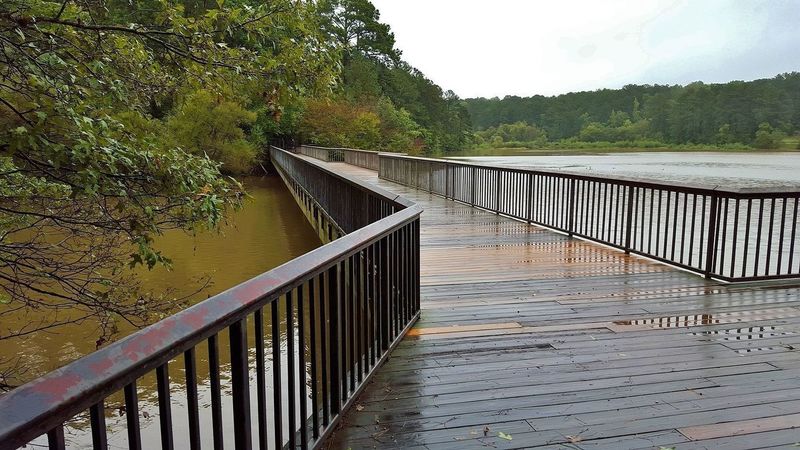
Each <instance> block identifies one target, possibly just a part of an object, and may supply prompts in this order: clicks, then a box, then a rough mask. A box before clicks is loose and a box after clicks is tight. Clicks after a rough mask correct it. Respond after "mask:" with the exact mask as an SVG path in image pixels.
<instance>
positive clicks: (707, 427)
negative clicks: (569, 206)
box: [329, 163, 800, 449]
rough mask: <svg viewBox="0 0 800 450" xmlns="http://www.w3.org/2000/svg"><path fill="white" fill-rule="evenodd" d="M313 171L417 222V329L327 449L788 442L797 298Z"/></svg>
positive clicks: (796, 359) (794, 433) (787, 287)
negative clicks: (418, 209)
mask: <svg viewBox="0 0 800 450" xmlns="http://www.w3.org/2000/svg"><path fill="white" fill-rule="evenodd" d="M330 166H334V167H335V169H336V170H337V171H340V172H343V173H347V174H349V175H353V176H356V177H359V178H362V179H365V180H367V181H370V182H373V183H376V184H378V185H380V186H381V187H383V188H385V189H388V190H390V191H393V192H396V193H398V194H401V195H403V196H404V197H406V198H408V199H410V200H413V201H415V202H417V203H419V204H421V205H422V206H423V208H424V209H425V212H424V213H423V215H422V231H421V237H422V244H421V245H422V250H421V254H422V262H421V264H422V268H421V275H422V279H421V282H422V318H421V319H420V322H419V323H418V325H417V327H416V328H415V329H414V330H413V331H412V332H411V334H410V335H409V336H408V337H406V338H405V340H404V341H403V342H402V343H401V344H400V346H399V347H398V348H397V349H396V350H395V351H394V353H393V354H392V358H391V359H390V360H389V362H388V363H387V364H386V365H385V366H383V367H382V368H381V369H380V370H379V371H378V373H377V374H376V376H375V378H374V380H373V381H372V383H371V384H370V385H369V386H368V387H367V388H366V390H365V392H364V393H363V394H362V395H361V397H360V398H359V400H358V401H357V404H356V407H355V408H353V409H352V410H351V411H350V412H349V413H348V414H347V415H346V417H345V419H344V420H343V423H342V426H341V428H340V429H339V430H338V431H337V432H336V434H335V435H334V436H333V438H332V439H331V440H330V442H329V446H330V448H352V449H358V448H380V449H386V448H431V449H434V448H435V449H440V448H448V449H465V448H532V447H539V446H541V447H546V448H572V449H576V448H577V449H623V448H624V449H634V448H656V449H658V448H675V449H696V448H708V449H717V448H725V449H738V448H771V447H784V448H785V447H793V446H794V444H795V443H797V442H800V428H798V429H795V427H800V284H797V283H795V284H786V283H784V284H782V285H776V284H761V285H753V284H751V285H736V286H726V285H724V284H722V283H717V282H710V281H706V280H704V279H703V278H701V277H699V276H696V275H692V274H689V273H685V272H682V271H679V270H676V269H672V268H670V267H668V266H665V265H662V264H658V263H654V262H650V261H647V260H644V259H642V258H638V257H630V256H626V255H624V254H623V253H621V252H618V251H616V250H611V249H606V248H604V247H602V246H599V245H596V244H592V243H587V242H583V241H580V240H576V239H571V238H568V237H567V236H564V235H561V234H558V233H555V232H551V231H548V230H545V229H542V228H538V227H535V226H529V225H527V224H524V223H520V222H517V221H513V220H511V219H507V218H503V217H498V216H496V215H494V214H492V213H489V212H485V211H481V210H478V209H473V208H471V207H469V206H466V205H462V204H458V203H455V202H452V201H448V200H444V199H442V198H440V197H436V196H432V195H429V194H427V193H424V192H420V191H416V190H412V189H408V188H405V187H402V186H399V185H397V184H393V183H389V182H385V181H382V180H378V179H377V175H376V174H375V172H372V171H368V170H365V169H360V168H357V167H353V166H349V165H345V164H342V163H330Z"/></svg>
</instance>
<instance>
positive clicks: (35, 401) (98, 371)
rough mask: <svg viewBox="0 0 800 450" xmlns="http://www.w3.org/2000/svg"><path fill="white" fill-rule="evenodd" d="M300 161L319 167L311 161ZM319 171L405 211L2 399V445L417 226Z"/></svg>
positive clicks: (416, 210) (408, 210)
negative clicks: (406, 227) (390, 236)
mask: <svg viewBox="0 0 800 450" xmlns="http://www.w3.org/2000/svg"><path fill="white" fill-rule="evenodd" d="M276 149H277V147H276ZM278 150H280V151H284V150H281V149H278ZM284 152H285V151H284ZM286 153H287V154H288V155H291V156H292V157H295V158H297V156H295V155H293V154H291V153H289V152H286ZM303 161H304V162H307V163H312V164H315V165H316V166H318V167H320V166H319V164H317V163H315V162H313V161H309V160H306V159H303ZM320 168H321V169H322V170H325V171H326V172H328V173H330V174H331V175H333V176H336V177H337V178H341V179H344V180H346V181H347V182H348V183H352V184H354V185H357V186H360V187H361V188H363V189H369V190H370V191H372V192H373V193H375V194H376V195H379V196H382V197H384V198H386V199H388V200H391V201H394V202H396V203H398V204H400V205H403V206H405V207H404V208H403V209H401V210H400V211H398V212H395V213H394V214H392V215H390V216H388V217H385V218H383V219H380V220H378V221H376V222H373V223H371V224H369V225H367V226H365V227H362V228H360V229H358V230H355V231H353V232H351V233H349V234H346V235H344V236H343V237H341V238H339V239H337V240H335V241H333V242H330V243H328V244H326V245H324V246H322V247H319V248H317V249H315V250H312V251H310V252H308V253H306V254H304V255H302V256H299V257H297V258H295V259H293V260H291V261H289V262H287V263H285V264H283V265H281V266H279V267H276V268H275V269H272V270H270V271H268V272H265V273H263V274H261V275H258V276H256V277H254V278H252V279H250V280H248V281H245V282H243V283H241V284H239V285H237V286H234V287H232V288H230V289H228V290H226V291H224V292H222V293H220V294H217V295H215V296H213V297H211V298H209V299H207V300H205V301H202V302H200V303H198V304H196V305H194V306H191V307H189V308H187V309H185V310H183V311H181V312H178V313H176V314H174V315H172V316H169V317H167V318H166V319H163V320H161V321H159V322H157V323H155V324H153V325H150V326H148V327H146V328H144V329H142V330H139V331H137V332H135V333H133V334H131V335H129V336H127V337H125V338H123V339H121V340H119V341H117V342H114V343H112V344H110V345H109V346H108V347H105V348H103V349H101V350H98V351H96V352H93V353H90V354H88V355H86V356H84V357H82V358H80V359H78V360H76V361H73V362H71V363H69V364H67V365H65V366H64V367H61V368H59V369H56V370H54V371H52V372H50V373H48V374H46V375H44V376H42V377H39V378H37V379H35V380H33V381H31V382H29V383H27V384H25V385H23V386H21V387H19V388H16V389H14V390H13V391H11V392H9V393H8V394H5V395H4V396H2V397H0V411H3V414H1V415H0V442H6V441H9V440H10V439H11V437H12V436H13V437H14V439H15V440H20V439H23V440H26V442H27V440H30V439H33V438H35V437H37V436H39V435H41V434H43V433H44V432H47V431H48V430H50V429H52V428H54V427H56V426H58V425H59V424H61V422H62V421H63V418H64V417H71V416H74V415H75V414H78V413H80V412H81V411H85V410H86V409H88V408H89V407H90V406H92V405H93V404H95V403H97V402H99V401H100V400H102V399H104V398H105V397H107V396H108V395H109V394H111V393H113V392H117V391H119V390H120V389H122V388H123V387H124V386H125V385H126V384H128V383H130V382H131V381H132V380H135V379H137V378H139V377H141V376H142V375H144V374H146V373H148V372H149V371H151V370H153V369H155V368H156V367H158V366H160V365H161V364H163V363H164V362H166V361H169V360H171V359H172V358H174V357H175V356H177V355H179V354H181V353H183V352H184V351H186V350H188V349H189V348H191V347H193V346H195V345H197V344H198V343H200V342H202V341H204V340H205V339H207V338H209V337H210V336H212V335H214V334H216V333H218V332H219V331H220V330H222V329H224V328H225V327H228V326H230V325H231V324H233V323H234V322H236V321H237V320H241V318H242V317H245V316H246V315H247V314H249V313H252V312H253V311H255V310H256V309H258V308H259V307H262V306H264V305H266V304H268V303H270V302H272V301H275V300H276V299H278V298H280V296H281V295H282V293H284V292H286V291H288V290H290V289H293V288H295V287H297V286H298V285H299V284H301V283H302V282H303V280H306V279H309V278H310V277H313V276H315V275H317V274H319V273H322V272H323V271H325V270H327V269H328V268H330V267H332V266H333V265H334V264H336V263H337V261H340V260H341V259H342V258H343V257H348V256H350V255H352V254H355V253H356V252H358V251H360V250H362V249H364V248H366V247H367V246H368V245H370V244H372V243H374V242H376V241H378V240H380V239H381V238H383V237H385V236H387V235H388V234H390V233H391V232H392V231H394V230H397V229H399V228H400V227H402V226H403V225H405V224H407V223H409V222H411V221H413V220H415V219H416V218H417V217H419V215H420V213H421V212H422V209H421V208H420V207H419V206H418V205H416V204H414V203H412V202H409V201H407V200H405V199H404V198H402V197H399V196H396V195H394V194H391V193H389V192H387V191H384V190H382V189H379V188H377V187H374V186H370V185H367V184H366V183H364V182H361V181H359V180H355V179H352V178H348V177H344V176H342V175H340V174H335V173H333V172H330V171H329V170H327V169H325V168H324V167H320Z"/></svg>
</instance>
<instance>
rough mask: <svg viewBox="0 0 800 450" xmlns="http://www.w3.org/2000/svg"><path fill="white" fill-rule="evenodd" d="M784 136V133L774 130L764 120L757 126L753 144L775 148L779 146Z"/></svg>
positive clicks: (763, 147) (764, 147)
mask: <svg viewBox="0 0 800 450" xmlns="http://www.w3.org/2000/svg"><path fill="white" fill-rule="evenodd" d="M785 138H786V133H784V132H782V131H780V130H776V129H774V128H772V126H771V125H770V124H769V123H767V122H764V123H761V124H760V125H759V126H758V130H757V131H756V137H755V140H754V142H753V145H755V147H756V148H761V149H776V148H778V147H780V145H781V143H782V142H783V140H784V139H785Z"/></svg>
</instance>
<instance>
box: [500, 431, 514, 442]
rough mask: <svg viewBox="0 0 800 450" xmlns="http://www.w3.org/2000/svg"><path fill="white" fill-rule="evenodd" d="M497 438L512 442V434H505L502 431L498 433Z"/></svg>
mask: <svg viewBox="0 0 800 450" xmlns="http://www.w3.org/2000/svg"><path fill="white" fill-rule="evenodd" d="M497 437H499V438H500V439H505V440H507V441H510V440H511V435H510V434H505V433H503V432H502V431H500V432H499V433H497Z"/></svg>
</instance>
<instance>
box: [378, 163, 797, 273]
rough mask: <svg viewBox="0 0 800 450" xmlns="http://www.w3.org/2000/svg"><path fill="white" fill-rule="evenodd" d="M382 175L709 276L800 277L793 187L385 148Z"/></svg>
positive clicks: (446, 196) (795, 200)
mask: <svg viewBox="0 0 800 450" xmlns="http://www.w3.org/2000/svg"><path fill="white" fill-rule="evenodd" d="M379 176H380V177H381V178H383V179H386V180H389V181H394V182H397V183H400V184H404V185H407V186H411V187H414V188H419V189H423V190H426V191H429V192H431V193H433V194H437V195H441V196H443V197H445V198H448V199H453V200H456V201H459V202H463V203H466V204H469V205H472V206H475V207H479V208H483V209H486V210H489V211H492V212H495V213H498V214H503V215H505V216H508V217H512V218H515V219H518V220H521V221H526V222H528V223H534V224H538V225H543V226H546V227H548V228H552V229H555V230H558V231H562V232H565V233H568V234H569V235H574V236H579V237H581V238H585V239H589V240H592V241H595V242H599V243H602V244H605V245H609V246H612V247H616V248H618V249H621V250H624V251H626V252H629V253H634V254H638V255H642V256H646V257H648V258H652V259H655V260H658V261H661V262H664V263H668V264H671V265H674V266H678V267H681V268H683V269H687V270H690V271H693V272H697V273H700V274H703V275H705V276H706V277H713V278H716V279H720V280H724V281H731V282H733V281H755V280H769V279H779V278H797V277H800V242H798V240H799V239H800V236H798V233H797V223H798V204H799V202H800V191H796V190H793V191H785V192H784V191H776V190H767V189H738V190H737V189H721V188H708V187H703V186H688V185H679V184H671V183H660V182H659V183H656V182H651V181H644V180H637V179H628V178H622V177H598V176H587V175H581V174H575V173H565V172H555V171H549V172H548V171H540V170H528V169H518V168H511V167H498V166H486V165H479V164H470V163H463V162H457V161H449V160H441V159H429V158H416V157H409V156H400V155H393V154H386V153H382V154H381V155H380V166H379Z"/></svg>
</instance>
